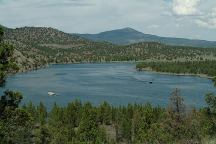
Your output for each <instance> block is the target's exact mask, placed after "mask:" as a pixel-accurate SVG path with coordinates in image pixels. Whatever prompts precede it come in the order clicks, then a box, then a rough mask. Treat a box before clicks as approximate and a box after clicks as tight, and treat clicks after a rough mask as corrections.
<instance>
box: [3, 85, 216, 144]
mask: <svg viewBox="0 0 216 144" xmlns="http://www.w3.org/2000/svg"><path fill="white" fill-rule="evenodd" d="M205 99H206V103H207V106H206V107H204V108H200V109H188V108H187V107H186V106H185V105H184V100H183V98H182V97H181V94H180V91H179V90H178V89H176V90H174V91H173V92H172V93H171V95H170V104H169V106H168V107H167V108H164V107H160V106H152V105H151V104H143V105H141V104H129V105H128V106H119V107H113V106H111V105H110V104H109V103H107V102H104V103H102V104H101V105H99V106H93V105H92V104H91V103H81V102H80V101H73V102H70V103H68V105H67V106H65V107H60V106H58V105H57V104H54V105H53V107H52V109H51V110H49V111H48V110H47V109H46V107H45V105H44V104H43V103H40V104H39V105H34V104H32V103H28V104H26V105H23V106H20V102H21V100H22V95H21V94H20V93H18V92H12V91H6V92H5V94H4V95H3V96H2V97H1V100H0V143H2V144H3V143H4V144H25V143H26V144H29V143H34V144H49V143H50V144H63V143H65V144H67V143H68V144H70V143H71V144H76V143H77V144H84V143H87V144H101V143H104V144H105V143H107V144H115V143H127V144H140V143H152V144H157V143H167V144H169V143H170V144H172V143H180V144H181V143H182V144H187V143H190V144H193V143H194V144H195V143H196V144H197V143H198V144H199V143H205V142H206V143H207V142H210V141H213V142H215V139H214V138H215V136H216V123H215V122H216V96H214V95H213V94H208V95H206V98H205Z"/></svg>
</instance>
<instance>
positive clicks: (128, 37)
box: [77, 28, 216, 47]
mask: <svg viewBox="0 0 216 144" xmlns="http://www.w3.org/2000/svg"><path fill="white" fill-rule="evenodd" d="M77 35H78V36H81V37H83V38H86V39H89V40H93V41H108V42H111V43H113V44H119V45H128V44H133V43H138V42H159V43H164V44H167V45H175V46H193V47H216V41H206V40H192V39H185V38H172V37H160V36H156V35H151V34H144V33H142V32H139V31H137V30H134V29H132V28H123V29H117V30H112V31H106V32H102V33H99V34H77Z"/></svg>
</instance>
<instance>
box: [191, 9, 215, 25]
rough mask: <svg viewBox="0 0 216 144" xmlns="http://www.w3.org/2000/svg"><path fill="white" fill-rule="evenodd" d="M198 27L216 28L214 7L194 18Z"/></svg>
mask: <svg viewBox="0 0 216 144" xmlns="http://www.w3.org/2000/svg"><path fill="white" fill-rule="evenodd" d="M195 22H196V24H198V25H199V26H200V27H205V28H210V29H216V8H213V9H212V10H211V12H209V13H207V14H206V15H203V16H201V17H199V18H198V19H196V20H195Z"/></svg>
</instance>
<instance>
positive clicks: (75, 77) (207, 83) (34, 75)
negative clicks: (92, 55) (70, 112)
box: [0, 63, 216, 107]
mask: <svg viewBox="0 0 216 144" xmlns="http://www.w3.org/2000/svg"><path fill="white" fill-rule="evenodd" d="M149 81H152V82H153V83H152V84H150V83H149ZM175 88H179V89H180V90H181V93H182V96H183V97H184V99H185V103H186V104H187V105H189V106H195V107H202V106H204V105H205V101H204V96H205V94H206V93H209V92H214V93H216V88H215V87H214V86H213V83H212V81H211V80H209V79H205V78H199V77H194V76H174V75H164V74H157V73H151V72H138V71H136V69H135V64H133V63H111V64H69V65H51V66H49V67H48V68H46V69H40V70H37V71H31V72H27V73H20V74H16V75H14V76H11V77H9V78H8V79H7V83H6V85H5V87H4V88H0V92H1V93H3V91H5V90H6V89H10V90H17V91H20V92H22V93H23V95H24V101H23V102H29V101H32V102H33V103H35V104H38V103H39V102H40V101H42V102H44V103H45V104H46V106H48V107H50V106H51V105H53V103H54V102H56V103H58V104H60V105H62V106H64V105H67V103H68V102H70V101H72V100H76V99H78V100H81V101H82V102H86V101H89V102H91V103H93V104H95V105H98V104H100V103H102V102H103V101H107V102H109V103H111V104H113V105H115V106H116V105H127V104H128V103H147V102H150V103H152V104H154V105H161V106H166V105H167V104H169V96H170V93H171V92H172V91H173V89H175ZM48 91H52V92H55V93H56V94H57V96H48V94H47V92H48Z"/></svg>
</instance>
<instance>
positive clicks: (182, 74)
mask: <svg viewBox="0 0 216 144" xmlns="http://www.w3.org/2000/svg"><path fill="white" fill-rule="evenodd" d="M138 70H139V71H148V72H152V73H157V74H164V75H175V76H197V77H200V78H207V79H213V78H214V77H211V76H208V75H206V74H193V73H171V72H160V71H155V70H152V69H151V68H142V69H138Z"/></svg>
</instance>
